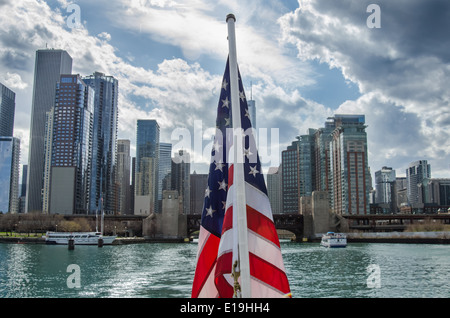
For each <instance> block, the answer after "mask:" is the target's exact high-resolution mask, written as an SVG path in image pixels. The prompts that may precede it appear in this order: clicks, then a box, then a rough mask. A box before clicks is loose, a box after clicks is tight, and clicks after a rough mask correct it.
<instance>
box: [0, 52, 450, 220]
mask: <svg viewBox="0 0 450 318" xmlns="http://www.w3.org/2000/svg"><path fill="white" fill-rule="evenodd" d="M35 63H36V65H35V74H34V81H35V84H34V88H33V101H32V102H33V103H32V104H33V105H32V119H31V123H30V128H31V129H30V156H29V164H28V169H27V173H26V176H25V177H26V178H27V182H26V184H25V185H23V182H22V185H23V186H25V187H26V189H27V191H26V196H25V198H26V200H24V201H25V211H27V212H32V211H42V212H44V213H61V214H65V213H67V214H72V213H82V214H89V213H91V214H92V213H95V211H96V210H97V209H99V208H100V207H101V205H100V203H99V202H103V203H104V204H103V208H104V210H105V212H106V213H121V214H128V213H135V214H151V213H160V212H161V199H162V191H163V190H177V191H179V197H180V198H181V200H182V203H181V206H182V208H181V211H182V213H191V209H192V208H191V206H194V205H192V204H191V203H190V201H191V200H193V199H192V198H193V195H191V194H190V193H193V194H195V196H198V193H199V192H200V191H199V189H195V190H194V189H192V186H191V184H192V183H191V182H190V178H191V176H192V173H191V171H190V165H189V160H188V161H187V162H182V163H181V164H180V163H178V164H175V163H174V160H173V158H177V157H185V156H188V157H189V153H188V152H187V151H186V150H180V149H172V145H171V144H170V143H163V142H161V141H160V140H159V139H160V134H161V133H160V127H159V125H158V122H157V119H138V120H137V122H136V137H137V138H136V157H134V158H131V156H130V148H131V145H130V141H129V140H121V142H120V146H119V143H118V136H117V130H118V129H117V127H118V107H119V105H118V81H117V79H115V78H114V77H112V76H106V75H105V74H103V73H100V72H93V73H92V75H88V76H84V77H82V76H80V75H79V74H71V69H72V59H71V57H70V55H68V53H67V52H65V51H63V50H53V49H51V50H38V51H36V60H35ZM68 70H70V72H67V71H68ZM56 76H57V77H58V79H57V80H56V81H55V82H52V81H53V79H54V78H55V77H56ZM52 83H53V84H52ZM0 85H1V88H2V91H6V93H5V95H8V96H14V94H15V93H14V92H12V91H10V90H9V89H7V88H6V87H5V86H4V85H2V84H1V83H0ZM52 86H53V93H52V92H51V91H52ZM50 97H52V98H53V102H52V103H51V105H50V107H48V105H44V104H45V103H47V101H48V100H49V98H50ZM10 99H11V98H10ZM8 103H9V104H8ZM3 104H5V105H6V106H5V107H4V109H5V110H4V109H3ZM10 104H11V102H8V101H7V99H6V98H3V99H2V109H0V116H9V117H8V118H11V116H12V118H14V111H13V114H12V115H11V112H8V111H6V109H7V107H10ZM8 105H9V106H8ZM44 106H45V107H44ZM42 114H44V119H42ZM249 117H250V119H251V121H252V123H253V126H254V128H255V127H256V106H255V102H254V101H253V100H249ZM2 118H3V117H2ZM5 118H6V117H5ZM4 122H5V120H2V124H3V123H4ZM12 122H13V120H12ZM34 126H39V129H37V128H36V127H34ZM33 127H34V128H33ZM365 128H366V126H365V116H364V115H342V114H335V115H334V116H333V117H330V118H327V121H326V122H325V124H324V127H321V128H317V129H316V128H310V129H308V131H307V133H306V134H304V135H300V136H297V137H296V140H295V141H294V142H292V144H291V145H290V146H289V147H288V148H287V149H286V150H283V151H282V153H281V157H282V164H281V166H280V167H272V168H276V169H275V170H274V169H272V168H270V169H269V170H270V171H277V173H275V174H270V173H269V174H268V175H267V183H268V189H269V192H270V193H269V197H270V198H271V204H272V205H273V207H272V208H273V210H274V213H298V211H299V210H300V205H299V200H300V198H301V197H305V196H311V195H312V192H313V191H328V192H329V199H330V209H331V210H332V211H333V212H335V213H338V214H345V213H349V214H367V213H370V211H371V209H370V203H376V204H390V205H391V207H390V208H389V209H387V208H386V207H385V208H386V209H387V210H392V209H393V207H395V206H397V207H398V204H400V202H402V204H404V200H403V199H402V200H399V199H398V198H397V197H398V195H399V193H400V192H401V191H402V190H399V189H398V187H397V188H396V187H395V186H393V182H394V181H392V178H388V177H382V176H381V177H379V178H377V172H378V171H377V172H376V173H375V179H376V182H375V183H376V185H375V190H372V177H371V173H370V168H369V166H368V149H367V134H366V131H365ZM7 129H8V131H10V130H11V131H12V129H11V127H8V128H7ZM17 142H18V143H17ZM17 142H16V145H20V140H18V141H17ZM36 145H42V147H40V148H42V149H39V151H37V150H36V149H35V148H36V147H38V146H36ZM15 148H19V149H20V146H16V147H15ZM119 148H120V151H119ZM33 149H34V150H33ZM172 150H174V153H173V155H174V157H172ZM16 152H17V153H19V154H20V150H17V151H16ZM119 154H120V155H119ZM119 157H120V160H119ZM14 158H16V159H17V158H20V157H19V155H17V157H14ZM16 159H14V160H16ZM16 161H17V160H16ZM119 161H120V162H119ZM422 161H424V162H425V163H426V160H420V161H418V162H419V163H421V162H422ZM39 162H42V165H41V166H39V164H38V163H39ZM411 165H413V163H411ZM411 165H410V167H409V168H408V169H407V171H406V172H407V177H406V179H407V181H406V183H405V184H406V185H407V187H406V192H407V193H406V198H407V204H409V205H411V206H417V205H420V204H423V203H425V202H426V203H436V204H437V203H439V204H440V202H450V197H449V198H447V197H445V196H446V195H447V194H446V193H447V191H448V190H449V189H447V183H446V180H447V179H442V180H437V179H431V174H430V167H429V166H430V165H428V166H427V165H426V164H425V166H423V165H421V164H419V165H418V166H417V167H416V166H414V167H413V166H411ZM36 166H39V168H37V169H34V168H32V167H36ZM383 169H385V167H383V168H382V170H383ZM391 170H392V169H391ZM14 171H17V178H15V177H14V178H15V179H16V180H18V175H19V173H18V171H19V167H17V168H16V167H15V168H14ZM36 171H38V172H36ZM14 173H15V172H14ZM39 173H40V175H41V178H40V180H38V179H39V178H37V177H36V176H37V174H39ZM380 178H381V179H380ZM383 178H385V179H383ZM394 178H395V170H394ZM126 180H129V181H128V182H127V181H126ZM380 180H381V181H380ZM383 180H384V181H383ZM14 182H15V183H17V184H18V181H17V182H16V181H14ZM198 183H199V182H197V184H198ZM269 183H270V185H269ZM395 183H396V184H397V178H395ZM39 184H41V187H40V189H39V194H40V195H39V200H36V195H35V194H36V186H38V185H39ZM377 186H378V188H377ZM16 188H17V191H16V190H14V193H15V192H17V193H18V185H17V186H16V187H15V189H16ZM203 191H204V189H203ZM382 191H383V193H384V197H381V192H382ZM395 192H398V193H395ZM448 192H449V193H450V191H448ZM273 193H276V194H273ZM373 193H376V194H375V197H374V198H373V199H372V197H371V196H372V195H373ZM394 193H395V195H394ZM438 193H439V195H438ZM441 193H445V194H443V195H441ZM22 194H23V193H21V195H22ZM67 194H71V195H67ZM280 195H281V196H282V199H281V200H280V198H279V196H280ZM63 198H64V200H63ZM101 198H103V200H100V199H101ZM14 200H15V201H17V202H18V201H19V200H18V197H17V198H15V199H14ZM37 201H40V202H39V203H40V206H41V208H40V209H33V207H36V202H37ZM272 201H274V202H272ZM395 202H397V203H395ZM14 206H16V204H15V205H14ZM17 206H18V203H17ZM133 207H134V208H133ZM30 208H31V210H29V209H30ZM9 209H11V208H9ZM14 209H15V210H14V211H19V210H20V209H19V208H14ZM194 209H196V208H194ZM387 210H386V211H387ZM11 211H12V209H11ZM57 211H58V212H57ZM275 211H277V212H275ZM278 211H279V212H278Z"/></svg>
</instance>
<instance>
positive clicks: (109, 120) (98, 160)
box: [83, 72, 119, 214]
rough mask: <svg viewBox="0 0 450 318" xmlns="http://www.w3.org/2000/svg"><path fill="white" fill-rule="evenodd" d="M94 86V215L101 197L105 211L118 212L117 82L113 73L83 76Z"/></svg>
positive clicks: (91, 190) (107, 212)
mask: <svg viewBox="0 0 450 318" xmlns="http://www.w3.org/2000/svg"><path fill="white" fill-rule="evenodd" d="M83 81H84V82H85V83H86V85H89V86H90V87H92V88H93V89H94V94H95V97H94V122H93V134H92V165H91V186H90V199H89V201H90V202H89V213H91V214H95V211H96V210H97V209H98V208H99V200H100V198H103V202H104V204H103V208H104V211H105V213H106V214H112V213H114V212H117V210H118V208H119V207H118V206H117V204H116V203H117V200H116V197H115V196H116V189H115V175H114V174H115V167H116V162H117V121H118V106H117V101H118V94H119V82H118V80H117V79H115V78H114V77H112V76H106V75H105V74H103V73H99V72H95V73H94V74H93V75H90V76H87V77H83Z"/></svg>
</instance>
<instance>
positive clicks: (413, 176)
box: [406, 160, 431, 208]
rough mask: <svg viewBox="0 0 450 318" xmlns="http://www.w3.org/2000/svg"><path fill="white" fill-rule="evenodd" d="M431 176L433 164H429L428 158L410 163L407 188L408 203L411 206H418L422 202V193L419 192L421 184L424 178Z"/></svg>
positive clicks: (407, 170) (407, 173)
mask: <svg viewBox="0 0 450 318" xmlns="http://www.w3.org/2000/svg"><path fill="white" fill-rule="evenodd" d="M429 178H431V166H430V165H429V164H428V162H427V160H417V161H414V162H411V163H410V164H409V167H408V169H406V189H407V196H408V204H409V205H410V206H411V207H413V208H414V207H418V204H419V203H423V202H420V200H419V199H420V197H421V194H420V193H419V184H421V183H422V182H423V180H424V179H429Z"/></svg>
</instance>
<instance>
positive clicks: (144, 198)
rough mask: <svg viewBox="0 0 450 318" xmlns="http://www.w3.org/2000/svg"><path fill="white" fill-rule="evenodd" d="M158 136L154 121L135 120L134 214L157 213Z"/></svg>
mask: <svg viewBox="0 0 450 318" xmlns="http://www.w3.org/2000/svg"><path fill="white" fill-rule="evenodd" d="M159 135H160V131H159V125H158V123H157V122H156V120H154V119H138V120H137V129H136V167H135V168H136V179H135V202H134V205H135V206H134V214H150V213H152V212H158V208H157V206H158V200H157V198H158V186H157V185H158V170H159Z"/></svg>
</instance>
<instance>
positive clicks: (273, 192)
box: [267, 165, 283, 214]
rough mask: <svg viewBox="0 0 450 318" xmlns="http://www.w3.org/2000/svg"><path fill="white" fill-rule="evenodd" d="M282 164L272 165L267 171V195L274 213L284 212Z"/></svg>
mask: <svg viewBox="0 0 450 318" xmlns="http://www.w3.org/2000/svg"><path fill="white" fill-rule="evenodd" d="M281 182H282V180H281V165H280V167H279V168H277V167H270V168H269V171H268V173H267V195H268V196H269V201H270V207H271V208H272V213H273V214H280V213H283V196H282V186H281Z"/></svg>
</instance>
